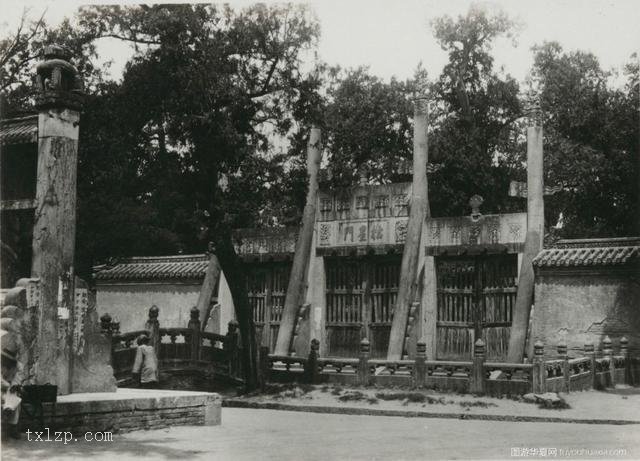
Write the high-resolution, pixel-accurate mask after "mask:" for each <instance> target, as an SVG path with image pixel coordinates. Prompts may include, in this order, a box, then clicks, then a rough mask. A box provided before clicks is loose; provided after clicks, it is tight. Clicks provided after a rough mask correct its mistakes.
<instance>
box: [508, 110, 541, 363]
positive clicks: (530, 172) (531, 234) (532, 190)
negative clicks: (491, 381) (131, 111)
mask: <svg viewBox="0 0 640 461" xmlns="http://www.w3.org/2000/svg"><path fill="white" fill-rule="evenodd" d="M543 192H544V172H543V153H542V127H541V126H539V125H538V123H537V122H536V123H535V125H534V126H530V127H529V128H527V234H526V237H525V244H524V254H523V255H522V266H521V267H520V273H519V276H518V292H517V295H516V306H515V309H514V312H513V323H512V325H511V335H510V337H509V349H508V357H507V361H508V362H514V363H519V362H522V360H523V358H524V349H525V342H526V339H527V328H528V326H529V315H530V313H531V305H532V304H533V290H534V276H535V274H534V272H533V264H532V261H533V258H535V257H536V255H537V254H538V253H539V252H540V250H542V242H543V239H544V201H543Z"/></svg>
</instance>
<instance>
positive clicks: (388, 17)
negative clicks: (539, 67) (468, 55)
mask: <svg viewBox="0 0 640 461" xmlns="http://www.w3.org/2000/svg"><path fill="white" fill-rule="evenodd" d="M178 2H179V1H174V3H178ZM88 3H107V2H105V1H104V0H103V1H93V0H84V1H77V0H56V1H53V0H31V1H29V0H27V1H25V2H22V3H18V2H16V1H14V0H0V5H2V4H4V7H3V8H2V10H3V13H4V14H3V17H2V18H1V19H0V36H6V35H7V33H8V32H9V31H11V30H14V29H15V28H16V27H17V24H18V22H19V18H20V15H21V12H22V6H23V5H27V6H28V7H30V8H31V10H30V13H29V14H30V15H31V16H33V17H35V16H39V15H40V14H42V11H43V10H44V9H45V8H47V12H46V15H45V18H46V20H47V22H48V23H51V24H56V23H58V22H60V21H61V20H62V18H63V17H65V16H72V15H73V13H74V12H75V11H76V10H77V8H78V6H79V5H83V4H88ZM111 3H115V2H113V1H112V2H111ZM119 3H123V2H122V1H120V2H119ZM229 3H231V4H232V5H236V6H238V7H241V6H245V5H247V4H249V3H250V2H248V1H245V0H242V1H231V2H229ZM267 3H269V2H267ZM271 3H273V2H271ZM304 3H308V4H310V5H311V7H312V8H313V10H314V11H315V13H316V15H317V17H318V19H319V21H320V24H321V28H322V36H321V39H320V43H319V46H318V55H319V58H320V59H322V60H324V61H325V62H327V63H329V64H332V65H333V64H339V65H341V66H343V67H357V66H361V65H365V66H369V68H370V70H371V73H373V74H375V75H378V76H380V77H382V78H384V79H385V80H387V79H389V78H391V77H392V76H395V77H397V78H399V79H406V78H409V77H411V76H412V75H413V72H414V70H415V69H416V67H417V65H418V63H419V62H422V64H423V66H424V67H425V68H426V70H427V71H428V72H429V75H430V76H431V78H436V77H437V76H438V75H439V73H440V71H441V70H442V67H443V66H444V64H445V63H446V60H447V55H446V53H445V52H444V51H443V50H442V49H441V48H440V47H439V45H438V44H437V43H436V42H435V40H434V39H433V35H432V31H431V29H430V22H431V21H432V20H433V19H434V18H437V17H440V16H442V15H445V14H446V15H450V16H453V17H455V16H458V15H461V14H465V13H466V12H467V10H468V9H469V6H470V5H471V4H472V3H475V4H480V5H482V6H484V7H485V8H487V9H488V10H489V11H492V10H496V11H499V10H503V11H504V12H506V13H507V14H508V15H509V16H510V17H511V18H512V19H515V20H517V21H518V22H519V23H521V29H520V32H519V34H518V36H517V43H516V44H515V45H516V46H514V43H513V42H512V40H508V39H500V40H498V41H497V42H496V43H495V45H494V47H493V54H494V57H495V64H496V65H497V66H498V67H503V68H504V71H505V73H509V74H511V75H512V76H513V77H515V78H516V79H517V80H519V81H522V80H523V79H524V78H525V77H526V75H527V73H528V72H529V70H530V68H531V64H532V60H533V53H532V51H531V47H532V46H534V45H535V44H541V43H543V42H544V41H552V40H555V41H558V42H559V43H560V44H561V45H562V46H563V47H564V48H565V49H566V50H577V49H580V50H585V51H590V52H592V53H594V54H595V55H596V56H597V57H598V59H599V60H600V63H601V65H602V67H603V68H605V69H610V68H617V69H621V67H622V66H623V65H624V64H625V63H627V62H629V61H630V59H631V58H630V56H631V54H632V53H633V52H634V51H637V50H638V49H639V48H640V2H639V1H638V0H553V1H552V0H535V1H529V0H501V1H499V0H496V1H488V2H483V1H476V2H472V1H469V0H422V1H419V0H396V1H392V0H367V1H364V0H351V1H346V0H322V1H307V2H304ZM98 51H99V53H100V54H101V56H102V58H103V59H105V60H109V59H113V60H114V63H113V65H112V68H111V75H112V77H114V78H119V76H120V75H121V73H122V68H123V66H124V63H125V62H126V59H127V57H128V56H130V54H131V51H130V48H129V46H128V45H127V44H124V43H122V42H119V41H117V40H109V39H105V40H103V42H102V43H101V44H100V45H99V47H98ZM616 82H617V83H618V84H619V83H621V82H622V79H618V80H617V81H616Z"/></svg>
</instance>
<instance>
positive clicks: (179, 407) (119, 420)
mask: <svg viewBox="0 0 640 461" xmlns="http://www.w3.org/2000/svg"><path fill="white" fill-rule="evenodd" d="M221 404H222V399H221V398H220V396H219V395H218V394H214V393H207V392H187V391H167V390H156V389H118V390H117V391H116V392H98V393H84V394H69V395H64V396H58V401H57V402H56V403H55V404H52V403H47V404H44V427H45V428H47V427H48V428H49V429H50V430H51V431H54V430H55V431H70V432H73V433H74V434H82V433H84V432H87V431H92V432H98V431H107V432H113V433H116V432H120V433H123V432H131V431H137V430H141V429H159V428H163V427H170V426H191V425H193V426H215V425H219V424H220V422H221ZM20 426H21V428H22V429H24V430H26V429H27V428H30V429H31V430H37V431H40V430H42V428H40V422H39V421H38V420H34V419H33V418H30V417H29V415H27V414H25V412H24V411H23V413H22V415H21V418H20Z"/></svg>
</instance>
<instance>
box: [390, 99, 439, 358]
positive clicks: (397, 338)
mask: <svg viewBox="0 0 640 461" xmlns="http://www.w3.org/2000/svg"><path fill="white" fill-rule="evenodd" d="M427 120H428V105H427V100H426V99H422V98H421V99H416V100H415V110H414V122H413V123H414V125H413V185H412V188H411V202H410V207H411V208H410V211H409V222H408V223H407V234H406V239H405V243H404V250H403V252H402V263H401V265H400V282H399V285H398V296H397V298H396V305H395V309H394V313H393V321H392V323H391V333H390V335H389V348H388V349H387V360H400V359H401V358H402V349H403V346H404V338H405V333H406V330H407V320H408V316H409V309H410V307H411V303H412V302H413V301H414V299H413V298H414V294H415V286H416V276H417V272H418V261H419V259H420V240H421V237H422V225H423V223H424V220H425V216H426V214H427V209H428V204H429V200H428V187H427V162H428V158H429V156H428V142H427Z"/></svg>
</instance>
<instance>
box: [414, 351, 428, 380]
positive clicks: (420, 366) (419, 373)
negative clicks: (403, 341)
mask: <svg viewBox="0 0 640 461" xmlns="http://www.w3.org/2000/svg"><path fill="white" fill-rule="evenodd" d="M426 360H427V343H426V342H425V341H424V340H422V339H421V340H420V341H418V344H417V345H416V364H415V377H414V380H415V383H414V384H415V386H416V387H423V386H426V384H427V364H426V363H425V362H426Z"/></svg>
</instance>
